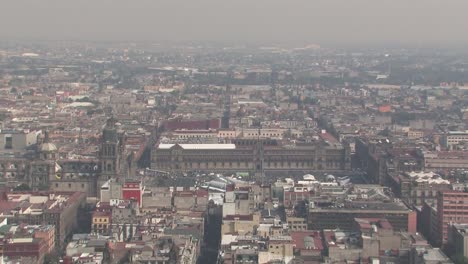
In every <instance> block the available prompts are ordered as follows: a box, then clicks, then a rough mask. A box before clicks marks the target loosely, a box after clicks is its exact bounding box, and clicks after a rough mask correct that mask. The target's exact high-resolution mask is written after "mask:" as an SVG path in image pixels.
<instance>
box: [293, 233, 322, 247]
mask: <svg viewBox="0 0 468 264" xmlns="http://www.w3.org/2000/svg"><path fill="white" fill-rule="evenodd" d="M290 235H291V237H292V240H293V241H294V244H295V248H297V249H309V248H306V246H305V239H306V238H307V237H310V238H311V239H313V241H314V246H315V248H310V249H314V250H323V243H322V236H321V234H320V232H319V231H292V232H290Z"/></svg>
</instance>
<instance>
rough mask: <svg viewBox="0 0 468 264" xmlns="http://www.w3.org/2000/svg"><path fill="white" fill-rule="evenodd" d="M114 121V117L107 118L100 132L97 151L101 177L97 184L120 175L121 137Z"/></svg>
mask: <svg viewBox="0 0 468 264" xmlns="http://www.w3.org/2000/svg"><path fill="white" fill-rule="evenodd" d="M116 123H117V120H116V119H114V118H113V117H111V118H109V119H108V120H107V123H106V126H105V127H104V130H103V132H102V137H101V149H100V153H99V154H100V163H101V177H100V179H99V182H98V183H99V185H98V186H101V185H102V184H103V183H104V182H106V181H107V180H108V179H111V178H117V177H119V175H120V155H121V139H120V137H119V134H118V132H117V127H116Z"/></svg>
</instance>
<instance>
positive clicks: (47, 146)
mask: <svg viewBox="0 0 468 264" xmlns="http://www.w3.org/2000/svg"><path fill="white" fill-rule="evenodd" d="M56 150H57V147H56V146H55V145H54V144H52V143H49V142H47V143H43V144H42V145H41V152H52V151H56Z"/></svg>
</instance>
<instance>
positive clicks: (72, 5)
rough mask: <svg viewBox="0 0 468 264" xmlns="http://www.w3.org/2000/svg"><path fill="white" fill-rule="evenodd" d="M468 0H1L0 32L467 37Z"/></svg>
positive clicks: (230, 38) (391, 39)
mask: <svg viewBox="0 0 468 264" xmlns="http://www.w3.org/2000/svg"><path fill="white" fill-rule="evenodd" d="M467 32H468V0H167V1H162V0H0V39H2V40H5V39H12V40H13V39H40V40H49V39H50V40H74V39H82V40H98V41H100V40H111V41H114V40H116V41H117V40H118V41H146V40H148V41H186V40H195V41H221V42H236V43H243V42H245V43H253V42H261V43H268V42H275V43H278V42H279V43H297V44H304V43H318V44H325V45H326V44H343V45H345V44H361V43H362V44H366V43H367V44H385V43H388V44H412V45H436V44H440V45H444V44H462V43H463V44H468V33H467Z"/></svg>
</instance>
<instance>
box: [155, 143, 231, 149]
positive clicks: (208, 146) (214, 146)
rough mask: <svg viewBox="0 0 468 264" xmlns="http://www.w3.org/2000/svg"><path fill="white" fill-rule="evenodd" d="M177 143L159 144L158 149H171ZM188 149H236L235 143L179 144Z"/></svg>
mask: <svg viewBox="0 0 468 264" xmlns="http://www.w3.org/2000/svg"><path fill="white" fill-rule="evenodd" d="M175 145H176V144H159V146H158V149H171V148H172V147H174V146H175ZM179 146H180V147H181V148H182V149H186V150H205V149H206V150H208V149H236V145H235V144H179Z"/></svg>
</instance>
